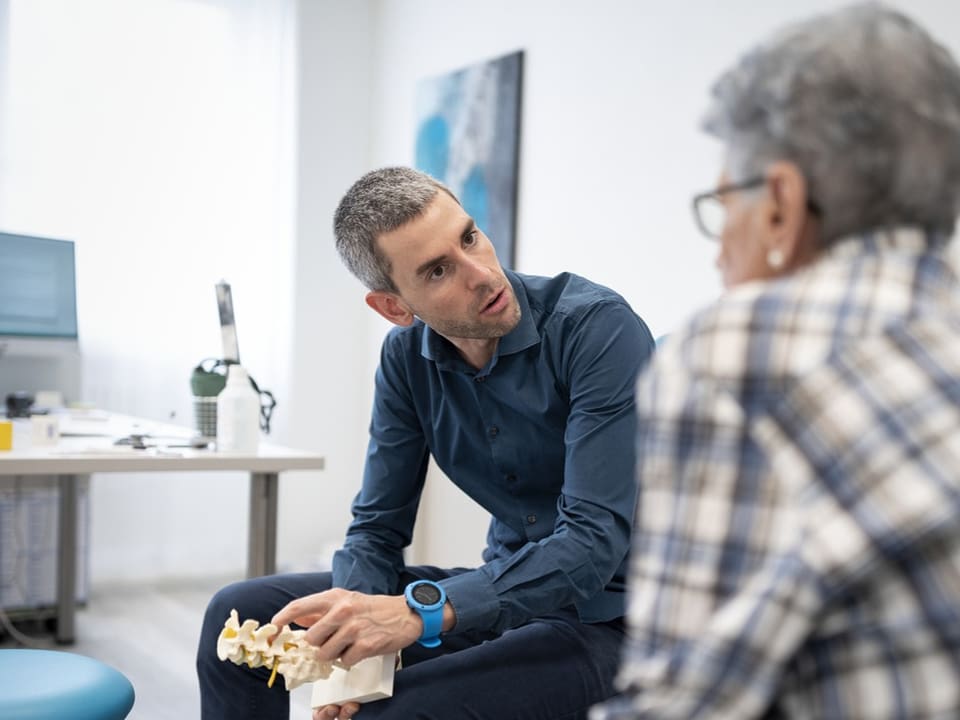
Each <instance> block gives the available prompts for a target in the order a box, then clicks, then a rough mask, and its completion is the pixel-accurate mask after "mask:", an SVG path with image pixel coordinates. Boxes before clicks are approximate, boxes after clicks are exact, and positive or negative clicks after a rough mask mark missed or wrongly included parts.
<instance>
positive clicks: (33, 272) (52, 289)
mask: <svg viewBox="0 0 960 720" xmlns="http://www.w3.org/2000/svg"><path fill="white" fill-rule="evenodd" d="M77 349H78V337H77V286H76V266H75V258H74V244H73V243H72V242H71V241H69V240H55V239H53V238H43V237H33V236H30V235H14V234H11V233H0V357H3V356H21V357H23V356H26V357H38V356H39V357H43V356H51V355H60V354H72V353H76V352H77Z"/></svg>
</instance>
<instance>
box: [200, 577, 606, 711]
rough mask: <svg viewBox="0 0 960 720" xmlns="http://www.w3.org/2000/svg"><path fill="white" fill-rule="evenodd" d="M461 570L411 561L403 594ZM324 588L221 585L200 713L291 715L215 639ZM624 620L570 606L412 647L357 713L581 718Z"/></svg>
mask: <svg viewBox="0 0 960 720" xmlns="http://www.w3.org/2000/svg"><path fill="white" fill-rule="evenodd" d="M457 572H462V571H457V570H441V569H438V568H433V567H411V568H407V572H406V573H404V574H403V575H402V576H401V578H400V587H398V588H397V589H396V591H395V592H396V593H397V594H399V593H400V592H401V590H402V588H403V587H405V586H406V585H407V583H409V582H412V581H413V580H415V579H417V578H427V579H430V580H441V579H443V578H445V577H449V576H450V575H453V574H456V573H457ZM329 588H330V574H329V573H305V574H298V575H271V576H268V577H262V578H254V579H252V580H246V581H242V582H238V583H234V584H232V585H228V586H227V587H225V588H223V589H222V590H220V591H219V592H218V593H217V594H216V595H214V597H213V599H212V600H211V601H210V604H209V605H208V606H207V611H206V615H205V616H204V620H203V628H202V630H201V632H200V647H199V649H198V652H197V674H198V676H199V679H200V701H201V716H202V718H203V720H215V719H221V718H222V719H224V720H226V719H227V718H229V720H244V719H245V718H249V719H250V720H253V719H254V718H256V719H257V720H287V718H289V714H290V710H289V705H290V703H289V695H288V693H287V691H286V690H285V689H284V687H283V682H282V681H281V679H280V678H278V682H275V683H274V685H273V687H272V688H268V687H267V678H268V677H269V674H270V673H269V670H267V669H265V668H256V669H253V670H251V669H250V668H248V667H246V666H245V665H234V664H233V663H232V662H230V661H223V662H221V661H220V660H219V659H218V658H217V637H218V635H219V634H220V630H221V629H222V628H223V623H224V621H225V620H226V619H227V617H228V616H229V614H230V610H231V609H232V608H236V610H237V612H238V613H239V615H240V620H241V622H242V621H243V620H246V619H248V618H252V619H254V620H259V621H260V622H261V623H266V622H269V620H270V618H271V617H272V616H273V615H274V613H276V611H277V610H279V609H280V608H281V607H283V606H284V605H286V604H287V603H288V602H289V601H290V600H293V599H294V598H297V597H302V596H304V595H309V594H311V593H315V592H320V591H322V590H327V589H329ZM623 634H624V631H623V624H622V622H621V621H620V620H616V621H612V622H609V623H596V624H584V623H581V622H580V621H579V619H578V618H577V613H576V611H575V610H573V609H572V608H571V609H569V610H560V611H557V612H555V613H552V614H550V615H546V616H544V617H540V618H536V619H534V620H532V621H530V622H529V623H527V624H526V625H523V626H521V627H519V628H515V629H512V630H508V631H507V632H505V633H503V634H502V635H496V634H494V633H453V634H450V635H444V636H443V643H442V644H441V646H440V647H439V648H435V649H427V648H423V647H421V646H420V645H418V644H414V645H411V646H410V647H409V648H406V649H405V650H404V651H403V653H402V658H403V669H402V670H400V671H399V672H398V673H397V674H396V676H395V679H394V687H393V697H392V698H389V699H386V700H377V701H375V702H371V703H366V704H364V705H361V706H360V712H358V713H357V714H356V715H355V716H354V717H355V718H357V719H358V720H374V718H380V719H381V720H494V719H496V720H511V719H513V720H581V719H583V720H585V718H586V717H587V710H588V709H589V707H590V706H591V705H593V704H595V703H598V702H600V701H601V700H604V699H606V698H609V697H611V696H612V695H613V694H614V689H613V678H614V674H615V673H616V670H617V666H618V664H619V660H620V645H621V642H622V640H623Z"/></svg>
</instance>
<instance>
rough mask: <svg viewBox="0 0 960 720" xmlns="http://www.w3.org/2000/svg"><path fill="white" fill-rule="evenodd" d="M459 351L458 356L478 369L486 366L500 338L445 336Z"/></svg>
mask: <svg viewBox="0 0 960 720" xmlns="http://www.w3.org/2000/svg"><path fill="white" fill-rule="evenodd" d="M447 339H448V340H450V342H451V343H453V345H454V347H456V348H457V350H458V351H459V352H460V356H461V357H462V358H463V359H464V360H466V361H467V363H469V364H470V365H471V366H472V367H474V368H476V369H477V370H480V369H482V368H484V367H486V365H487V363H489V362H490V358H492V357H493V353H495V352H496V350H497V343H498V342H499V341H500V338H477V339H473V338H455V339H454V338H447Z"/></svg>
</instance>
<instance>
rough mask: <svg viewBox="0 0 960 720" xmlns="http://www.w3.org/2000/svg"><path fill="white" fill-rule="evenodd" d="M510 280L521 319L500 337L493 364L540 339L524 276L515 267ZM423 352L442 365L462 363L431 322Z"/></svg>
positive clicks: (423, 342) (426, 326)
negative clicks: (431, 326) (431, 325)
mask: <svg viewBox="0 0 960 720" xmlns="http://www.w3.org/2000/svg"><path fill="white" fill-rule="evenodd" d="M504 273H505V274H506V276H507V280H509V281H510V285H512V286H513V294H514V295H515V296H516V298H517V302H518V303H519V304H520V322H519V323H518V324H517V326H516V327H515V328H514V329H513V330H511V331H510V332H509V333H507V334H506V335H504V336H503V337H502V338H500V342H499V343H497V349H496V352H494V354H493V360H492V361H491V364H490V365H491V367H492V366H493V365H494V364H496V359H497V358H498V357H500V356H501V355H509V354H511V353H516V352H520V351H521V350H526V349H527V348H528V347H531V346H533V345H536V344H537V343H538V342H540V333H539V332H538V331H537V321H536V318H534V317H533V313H532V312H531V310H530V299H529V298H528V297H527V288H526V287H525V286H524V284H523V281H522V280H521V279H520V276H519V275H517V273H515V272H513V271H512V270H504ZM420 354H421V355H422V356H423V357H425V358H426V359H427V360H432V361H434V362H435V363H437V364H438V365H440V366H441V367H448V366H450V365H451V363H453V364H454V365H459V363H462V362H463V360H462V358H461V357H460V354H459V353H458V352H457V350H456V348H454V347H453V345H452V343H450V341H448V340H447V339H446V338H444V337H443V336H442V335H440V334H438V333H436V332H434V330H433V329H432V328H430V327H429V326H428V325H424V327H423V337H422V338H421V340H420Z"/></svg>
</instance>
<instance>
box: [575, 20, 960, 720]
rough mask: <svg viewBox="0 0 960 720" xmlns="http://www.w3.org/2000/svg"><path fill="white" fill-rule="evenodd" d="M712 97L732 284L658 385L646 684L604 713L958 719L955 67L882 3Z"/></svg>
mask: <svg viewBox="0 0 960 720" xmlns="http://www.w3.org/2000/svg"><path fill="white" fill-rule="evenodd" d="M714 94H715V100H714V104H713V107H712V109H711V112H710V114H709V115H708V118H707V123H706V125H707V128H708V130H710V131H711V132H713V133H714V134H716V135H717V136H719V137H720V138H721V139H722V140H723V141H724V142H725V143H726V145H727V154H726V157H727V166H726V168H725V170H724V173H723V175H722V177H721V180H720V185H719V187H717V188H716V189H714V190H712V191H709V192H707V193H704V194H702V195H700V196H698V197H697V198H696V199H695V208H696V211H697V218H698V221H699V222H700V225H701V228H702V229H703V230H704V231H705V232H706V233H707V234H709V235H711V236H713V237H716V238H718V239H719V241H720V250H719V255H718V266H719V268H720V270H721V271H722V273H723V277H724V282H725V283H726V285H727V286H728V288H729V291H728V292H727V293H725V295H724V296H723V297H722V298H721V299H720V300H719V301H718V302H717V303H716V304H714V305H713V306H711V307H709V308H707V309H705V310H704V311H702V312H701V313H699V314H697V315H696V317H695V318H694V319H693V320H692V321H691V322H690V323H689V324H688V325H687V326H686V327H685V328H683V329H681V330H679V331H678V332H675V333H673V334H671V337H670V339H669V340H668V341H667V342H666V343H665V345H664V346H663V347H662V348H661V349H660V350H658V355H657V359H656V360H655V361H654V363H653V365H652V366H651V368H650V370H649V372H647V373H646V374H645V375H644V377H643V378H642V379H641V381H640V383H639V385H638V396H637V398H638V399H637V411H638V417H639V425H638V427H639V429H640V431H639V434H638V437H639V440H638V449H637V456H638V465H637V468H638V469H637V481H638V486H639V495H638V500H637V502H638V513H637V528H636V531H635V535H634V541H633V542H634V549H633V552H632V554H631V563H630V564H631V585H630V602H629V608H630V610H629V614H628V627H629V632H628V642H627V643H626V649H625V654H624V660H623V665H622V668H621V671H620V674H619V681H618V684H619V686H620V688H622V689H623V690H624V691H625V692H624V696H623V698H618V699H617V700H616V701H611V702H609V703H607V704H606V706H605V707H603V708H598V709H597V710H596V711H595V712H593V713H592V714H591V718H596V719H597V720H601V719H602V720H607V719H610V720H612V719H614V718H616V719H618V720H621V719H624V718H648V717H649V718H658V719H667V720H670V719H674V718H694V717H695V718H731V719H732V718H736V719H737V720H745V719H748V718H753V717H760V716H764V717H796V718H948V717H950V718H953V717H960V303H958V286H957V277H956V274H955V272H954V269H953V268H952V267H951V264H950V262H949V260H948V257H947V240H948V238H949V237H950V234H951V233H952V232H953V229H954V225H955V219H956V217H957V215H958V212H960V68H958V67H957V65H956V64H955V62H954V61H953V59H952V58H951V57H950V56H949V55H948V54H947V52H946V51H944V49H943V48H942V47H940V46H939V45H937V44H936V43H935V42H934V41H933V40H932V39H931V38H930V37H929V35H927V33H926V32H924V31H923V30H921V29H920V28H919V27H918V26H917V25H916V24H914V23H913V22H911V21H910V20H908V19H907V18H906V17H904V16H903V15H901V14H899V13H896V12H892V11H890V10H887V9H885V8H883V7H882V6H880V5H875V4H870V5H862V6H854V7H851V8H847V9H844V10H842V11H839V12H835V13H833V14H830V15H827V16H824V17H820V18H816V19H814V20H811V21H807V22H804V23H801V24H798V25H796V26H793V27H790V28H788V29H787V30H786V31H784V32H782V33H780V34H778V35H777V36H775V37H774V38H773V39H772V40H771V41H770V42H768V43H766V44H765V45H763V46H761V47H760V48H758V49H757V50H755V51H754V52H752V53H750V54H749V55H747V56H745V58H744V59H743V60H742V61H741V63H740V64H739V65H738V66H737V67H735V68H734V69H733V70H731V71H730V72H728V73H727V74H725V75H724V76H723V77H722V78H721V79H720V81H719V82H718V83H717V85H716V86H715V89H714ZM710 207H712V208H713V209H714V210H717V211H719V213H717V214H714V213H710V212H708V209H709V208H710ZM710 218H714V219H715V220H716V222H711V220H710Z"/></svg>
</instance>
